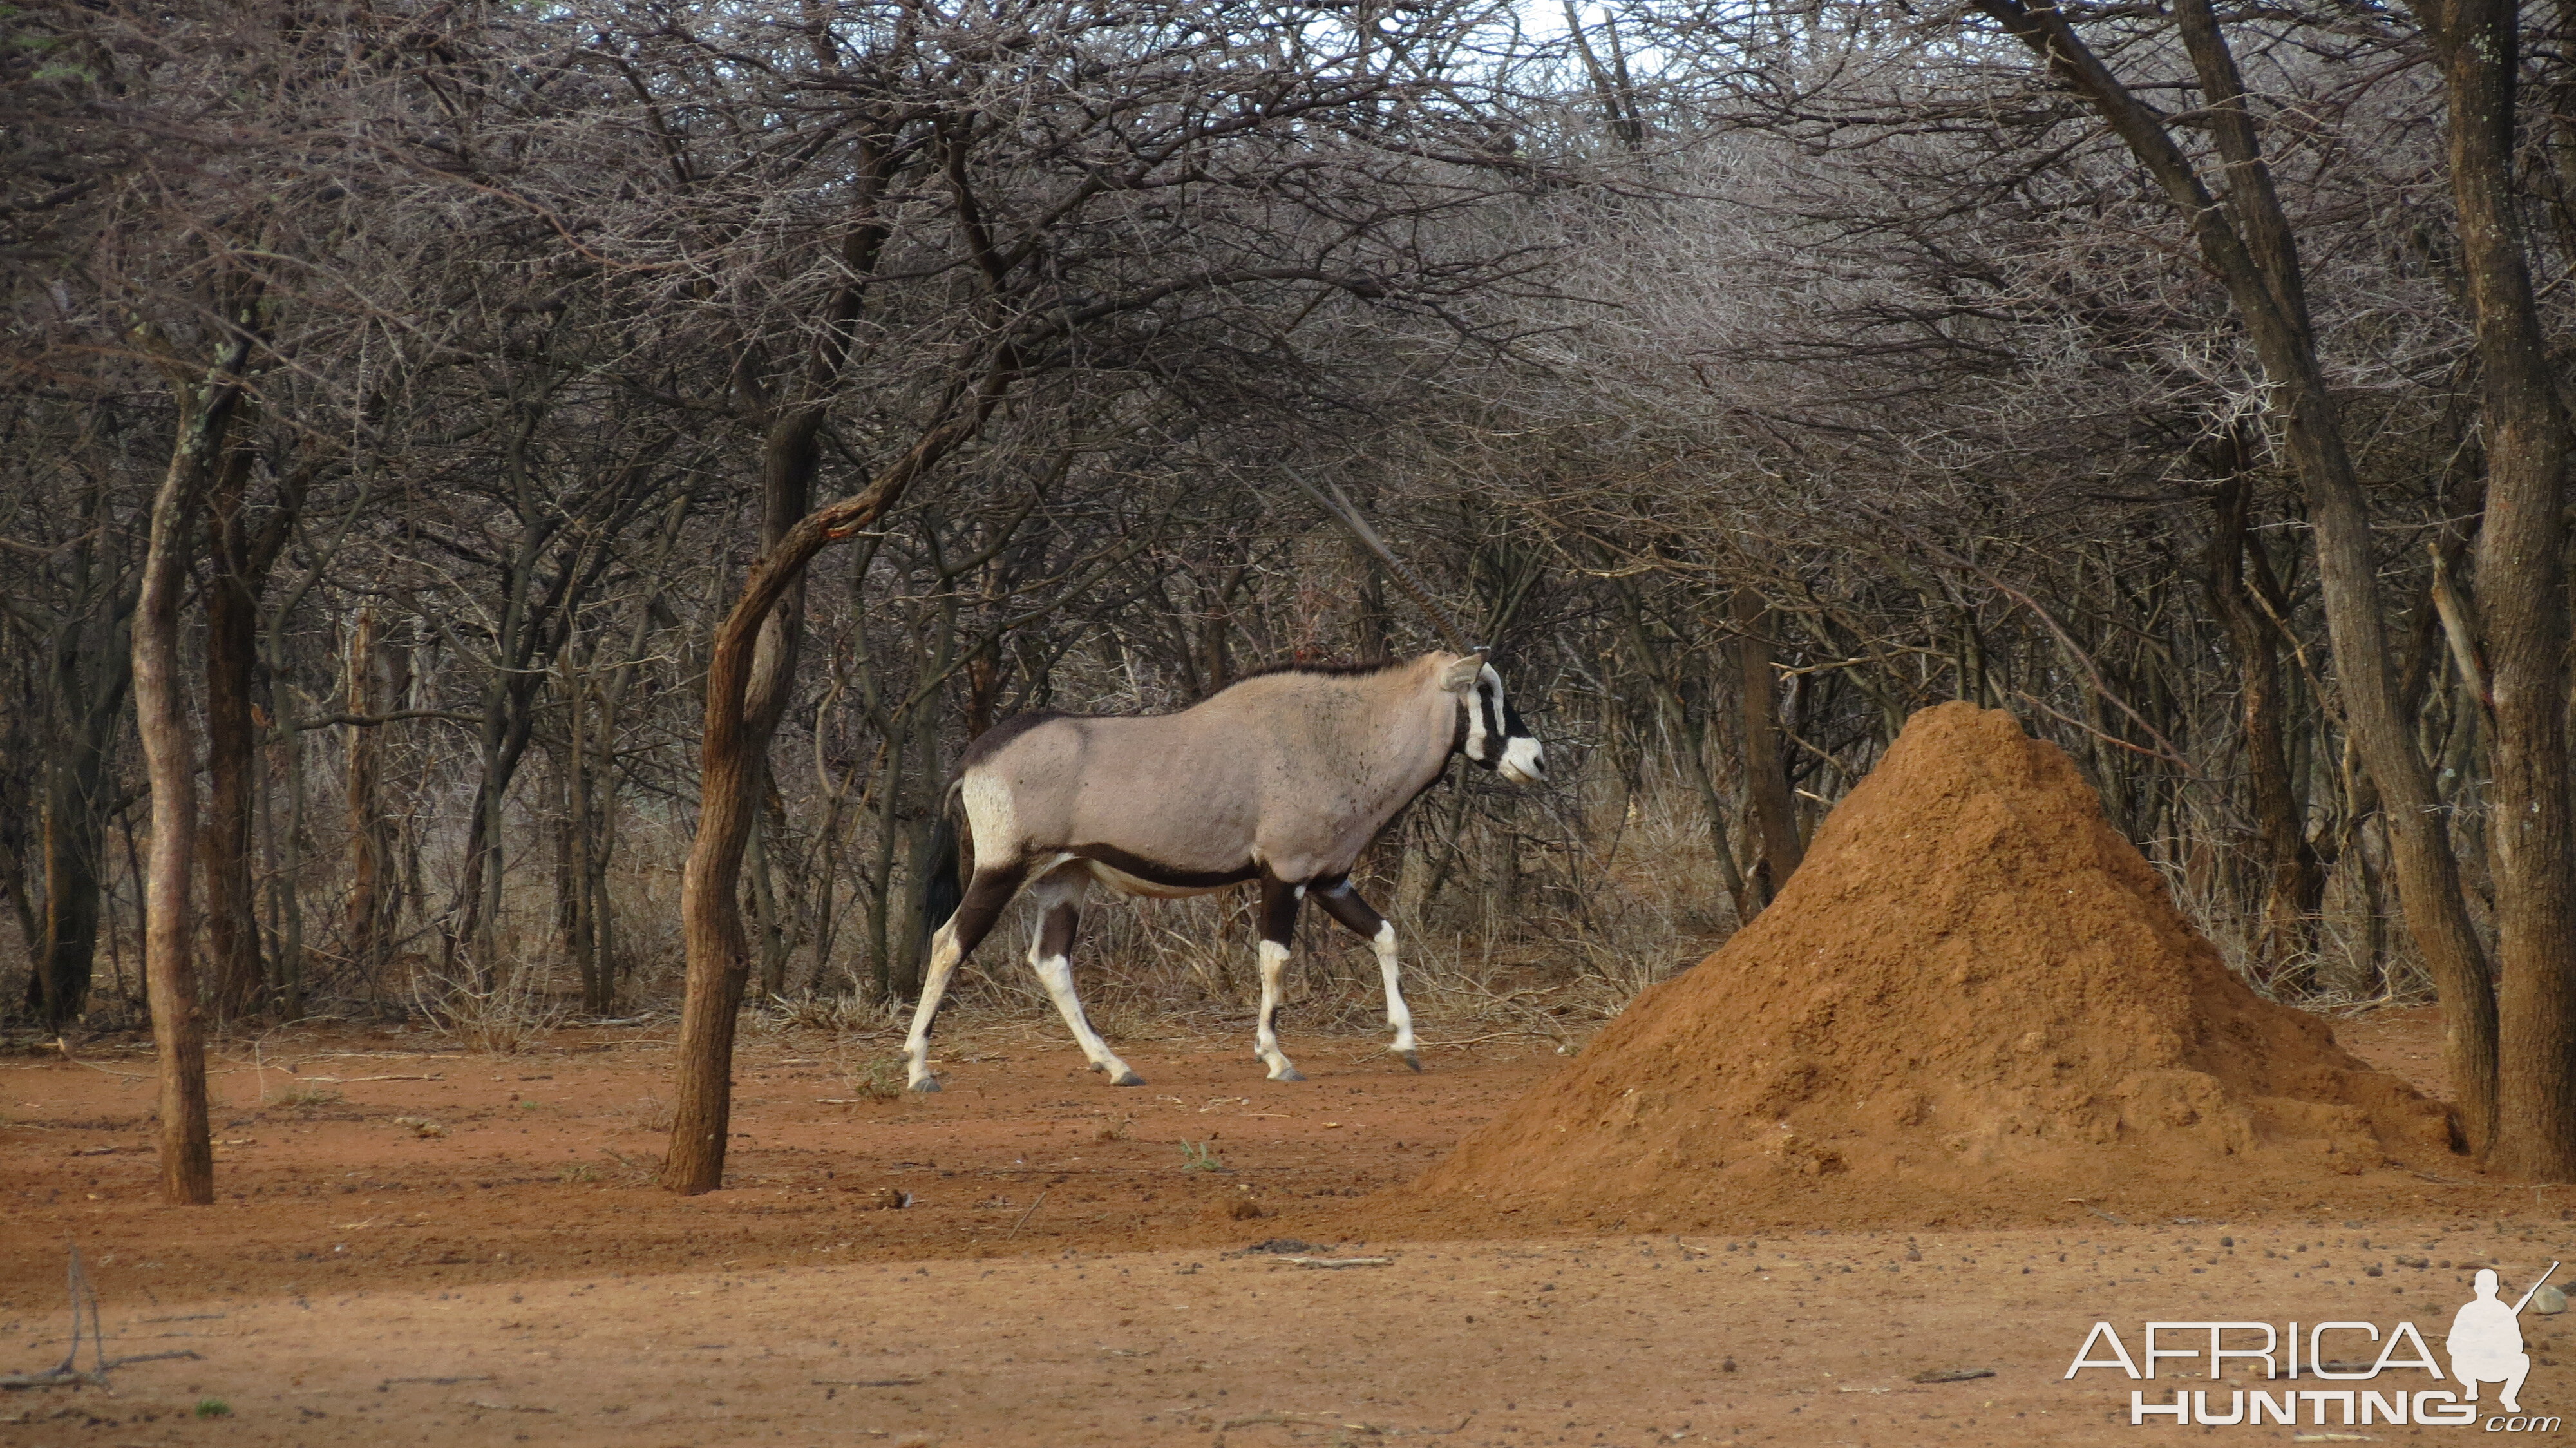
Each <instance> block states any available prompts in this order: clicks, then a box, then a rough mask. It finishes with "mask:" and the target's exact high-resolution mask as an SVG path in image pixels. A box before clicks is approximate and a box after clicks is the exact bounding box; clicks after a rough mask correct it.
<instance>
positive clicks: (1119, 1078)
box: [1109, 1071, 1145, 1086]
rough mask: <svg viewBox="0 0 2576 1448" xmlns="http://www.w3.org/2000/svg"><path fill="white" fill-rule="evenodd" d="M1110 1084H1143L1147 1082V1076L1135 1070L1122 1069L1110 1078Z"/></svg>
mask: <svg viewBox="0 0 2576 1448" xmlns="http://www.w3.org/2000/svg"><path fill="white" fill-rule="evenodd" d="M1109 1084H1110V1085H1112V1086H1142V1085H1144V1084H1145V1078H1144V1077H1142V1076H1139V1075H1137V1074H1136V1073H1135V1072H1133V1071H1121V1072H1119V1073H1118V1074H1117V1075H1116V1076H1113V1077H1111V1078H1110V1081H1109Z"/></svg>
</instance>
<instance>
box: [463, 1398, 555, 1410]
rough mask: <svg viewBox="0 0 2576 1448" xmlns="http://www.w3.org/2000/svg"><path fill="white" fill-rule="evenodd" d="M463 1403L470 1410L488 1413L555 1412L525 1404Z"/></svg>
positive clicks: (471, 1400) (471, 1401)
mask: <svg viewBox="0 0 2576 1448" xmlns="http://www.w3.org/2000/svg"><path fill="white" fill-rule="evenodd" d="M462 1401H463V1402H464V1404H465V1406H467V1407H469V1408H481V1409H482V1410H483V1411H485V1412H487V1413H551V1412H553V1411H554V1409H552V1408H537V1407H531V1406H529V1405H527V1404H525V1403H487V1402H485V1401H483V1400H482V1399H481V1398H466V1399H463V1400H462Z"/></svg>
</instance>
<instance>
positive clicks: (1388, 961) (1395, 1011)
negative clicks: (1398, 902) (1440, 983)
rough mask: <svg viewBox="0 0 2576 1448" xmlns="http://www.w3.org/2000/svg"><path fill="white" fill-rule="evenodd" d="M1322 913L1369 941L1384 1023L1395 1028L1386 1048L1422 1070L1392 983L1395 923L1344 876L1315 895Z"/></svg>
mask: <svg viewBox="0 0 2576 1448" xmlns="http://www.w3.org/2000/svg"><path fill="white" fill-rule="evenodd" d="M1315 899H1316V901H1317V903H1319V904H1321V905H1322V906H1323V907H1324V913H1325V914H1327V915H1330V916H1332V917H1333V918H1334V919H1335V920H1338V921H1340V922H1341V923H1342V925H1343V927H1344V928H1346V929H1348V930H1349V931H1350V932H1351V933H1352V934H1353V935H1356V936H1358V937H1359V938H1361V939H1362V940H1365V941H1367V942H1368V943H1369V949H1371V950H1373V951H1375V952H1377V972H1378V974H1379V975H1380V976H1382V977H1384V978H1385V980H1386V1023H1387V1024H1388V1025H1390V1026H1393V1027H1394V1028H1395V1041H1394V1043H1393V1044H1391V1045H1389V1046H1388V1047H1387V1050H1389V1051H1391V1052H1393V1053H1394V1054H1396V1055H1398V1056H1402V1057H1403V1058H1404V1064H1406V1065H1408V1066H1410V1067H1412V1068H1413V1069H1414V1070H1416V1071H1419V1070H1421V1069H1422V1052H1421V1051H1420V1050H1419V1049H1417V1048H1416V1047H1415V1045H1414V1043H1413V1012H1412V1011H1411V1010H1410V1009H1408V1008H1407V1007H1406V1006H1405V1004H1404V991H1403V988H1402V987H1401V986H1399V985H1398V984H1397V983H1396V969H1395V926H1394V925H1393V924H1391V923H1389V922H1388V920H1387V918H1386V917H1385V916H1383V915H1380V914H1378V913H1377V911H1376V910H1374V909H1372V908H1371V907H1370V905H1369V902H1367V901H1366V900H1363V899H1361V898H1360V892H1359V891H1357V890H1354V889H1352V888H1351V882H1350V881H1349V879H1347V878H1344V879H1342V880H1339V881H1336V882H1335V883H1333V884H1332V885H1329V886H1326V887H1325V888H1324V889H1323V890H1321V891H1320V892H1318V893H1317V894H1316V896H1315Z"/></svg>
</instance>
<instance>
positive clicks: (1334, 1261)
mask: <svg viewBox="0 0 2576 1448" xmlns="http://www.w3.org/2000/svg"><path fill="white" fill-rule="evenodd" d="M1279 1260H1280V1262H1281V1263H1283V1264H1285V1265H1287V1266H1290V1267H1392V1266H1394V1265H1395V1259H1394V1258H1392V1257H1282V1258H1280V1259H1279Z"/></svg>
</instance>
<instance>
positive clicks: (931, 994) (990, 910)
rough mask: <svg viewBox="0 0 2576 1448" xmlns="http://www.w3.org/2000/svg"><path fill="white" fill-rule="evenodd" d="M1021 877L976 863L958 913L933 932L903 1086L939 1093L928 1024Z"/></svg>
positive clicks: (907, 1043) (1018, 871) (1019, 872)
mask: <svg viewBox="0 0 2576 1448" xmlns="http://www.w3.org/2000/svg"><path fill="white" fill-rule="evenodd" d="M1025 874H1026V870H1025V867H1021V866H1012V867H1008V868H1000V869H989V870H988V869H985V868H982V867H981V865H980V864H979V865H978V867H977V869H976V871H975V878H974V880H973V882H972V883H970V884H968V885H967V887H966V898H965V899H963V900H960V901H958V902H957V913H956V914H954V915H952V916H950V917H948V923H947V924H945V925H942V926H940V927H939V929H938V930H937V931H935V932H933V933H932V935H931V937H930V967H929V969H927V970H925V971H923V972H922V974H921V1003H920V1004H919V1005H916V1006H914V1007H913V1008H912V1034H911V1035H910V1036H909V1037H907V1038H905V1040H904V1043H903V1051H904V1055H905V1056H906V1058H907V1059H908V1064H907V1066H906V1069H905V1080H904V1084H905V1085H906V1086H907V1087H909V1088H911V1089H912V1090H915V1091H936V1090H938V1089H939V1078H938V1077H936V1076H933V1075H931V1074H930V1023H931V1022H932V1021H934V1020H936V1019H938V1017H939V1001H940V997H942V996H944V995H946V994H947V993H948V977H950V976H951V975H954V974H956V972H957V967H958V966H959V965H961V964H963V963H964V961H965V959H966V957H968V956H970V955H973V954H974V953H975V947H976V946H978V945H981V944H983V943H984V937H985V936H987V935H990V934H992V933H993V927H994V925H996V924H998V923H999V922H1000V921H1001V918H1002V911H1003V909H1004V908H1005V907H1007V906H1008V905H1009V904H1010V903H1011V896H1012V895H1013V894H1014V893H1015V892H1017V891H1018V890H1019V888H1020V880H1021V878H1022V877H1023V876H1024V875H1025Z"/></svg>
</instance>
